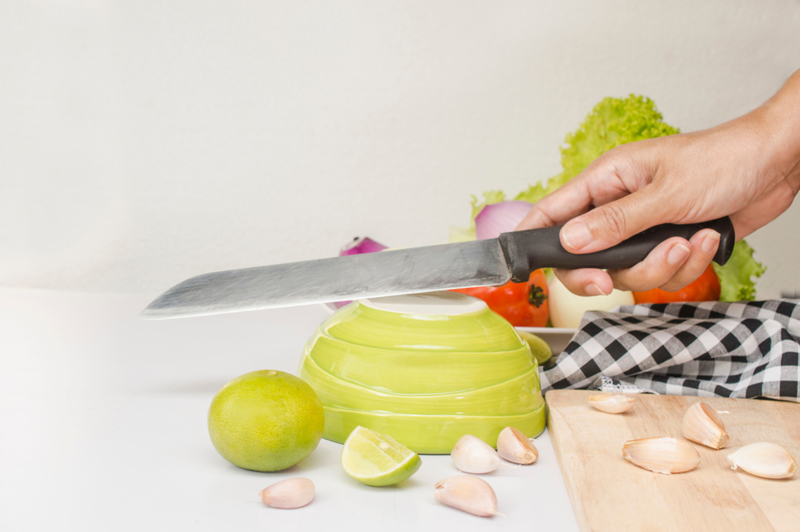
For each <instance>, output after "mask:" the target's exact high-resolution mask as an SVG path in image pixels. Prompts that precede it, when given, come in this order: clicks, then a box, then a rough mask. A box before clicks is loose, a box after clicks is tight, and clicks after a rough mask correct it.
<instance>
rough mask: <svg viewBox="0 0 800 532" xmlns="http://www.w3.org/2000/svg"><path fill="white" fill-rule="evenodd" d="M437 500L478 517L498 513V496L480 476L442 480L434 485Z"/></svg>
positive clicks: (434, 494)
mask: <svg viewBox="0 0 800 532" xmlns="http://www.w3.org/2000/svg"><path fill="white" fill-rule="evenodd" d="M433 496H434V497H436V500H437V501H439V502H441V503H443V504H446V505H448V506H452V507H453V508H456V509H458V510H461V511H463V512H467V513H470V514H472V515H477V516H478V517H491V516H493V515H494V514H496V513H497V496H496V495H495V493H494V490H493V489H492V487H491V486H490V485H489V483H488V482H486V481H485V480H483V479H481V478H478V477H469V476H466V475H465V476H459V477H450V478H447V479H445V480H440V481H439V482H437V483H436V486H434V491H433Z"/></svg>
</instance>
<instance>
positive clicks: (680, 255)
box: [667, 244, 691, 266]
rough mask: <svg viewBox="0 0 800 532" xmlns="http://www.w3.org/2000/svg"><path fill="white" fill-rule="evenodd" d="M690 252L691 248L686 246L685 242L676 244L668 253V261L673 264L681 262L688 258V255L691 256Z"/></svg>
mask: <svg viewBox="0 0 800 532" xmlns="http://www.w3.org/2000/svg"><path fill="white" fill-rule="evenodd" d="M689 253H691V250H690V249H689V248H687V247H686V246H684V245H683V244H675V245H674V246H672V249H671V250H669V253H668V254H667V262H668V263H669V264H670V265H671V266H675V265H677V264H680V263H681V262H683V261H685V260H686V257H688V256H689Z"/></svg>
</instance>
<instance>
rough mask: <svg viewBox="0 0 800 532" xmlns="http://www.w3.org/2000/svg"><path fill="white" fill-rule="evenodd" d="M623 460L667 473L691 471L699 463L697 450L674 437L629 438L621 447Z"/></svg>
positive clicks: (656, 471) (657, 471)
mask: <svg viewBox="0 0 800 532" xmlns="http://www.w3.org/2000/svg"><path fill="white" fill-rule="evenodd" d="M622 456H623V457H624V458H625V460H627V461H629V462H631V463H632V464H635V465H637V466H639V467H641V468H644V469H647V470H650V471H653V472H655V473H662V474H664V475H669V474H670V473H685V472H686V471H691V470H692V469H694V468H695V467H697V464H699V463H700V455H699V454H698V452H697V450H696V449H695V448H694V447H692V446H691V445H689V444H688V443H686V442H684V441H679V440H676V439H675V438H644V439H641V440H630V441H627V442H625V445H624V446H623V447H622Z"/></svg>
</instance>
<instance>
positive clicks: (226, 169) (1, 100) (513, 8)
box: [0, 0, 800, 297]
mask: <svg viewBox="0 0 800 532" xmlns="http://www.w3.org/2000/svg"><path fill="white" fill-rule="evenodd" d="M797 68H800V1H798V0H769V1H767V0H760V1H758V2H753V1H746V0H738V1H732V0H714V1H702V2H697V1H672V2H661V1H655V0H648V1H613V2H612V1H609V2H600V1H594V0H581V1H577V0H576V1H558V2H544V1H525V2H522V1H505V2H502V1H501V2H495V1H492V2H490V1H484V2H476V1H457V0H452V1H433V0H427V1H399V0H396V1H382V2H376V1H372V0H363V1H359V0H340V1H337V2H330V1H306V2H303V1H299V0H293V1H268V0H261V1H241V2H224V1H220V2H210V1H200V0H193V1H163V0H159V1H156V0H148V1H118V2H112V1H102V0H82V1H81V0H73V1H66V0H62V1H50V2H36V1H30V0H3V2H2V3H0V285H13V286H29V287H46V288H60V289H69V290H91V291H115V292H142V293H150V294H153V295H156V294H157V293H160V292H161V291H162V290H164V289H166V288H168V287H169V286H171V285H172V284H174V283H176V282H178V281H181V280H183V279H184V278H186V277H189V276H191V275H194V274H198V273H203V272H206V271H212V270H219V269H228V268H238V267H246V266H255V265H261V264H268V263H277V262H287V261H296V260H305V259H312V258H319V257H324V256H330V255H335V254H336V253H337V252H338V249H339V247H340V246H341V245H342V244H344V243H345V242H347V241H348V240H349V239H351V238H352V237H354V236H356V235H369V236H371V237H373V238H375V239H377V240H379V241H381V242H383V243H386V244H388V245H391V246H396V247H402V246H417V245H426V244H434V243H439V242H443V241H445V240H446V239H447V235H448V228H449V226H451V225H462V226H463V225H466V224H467V223H468V219H469V213H470V206H469V200H470V195H472V194H480V193H481V192H483V191H485V190H490V189H502V190H505V191H506V192H507V193H509V194H511V195H513V194H516V193H517V192H518V191H520V190H522V189H524V188H525V187H526V186H527V185H528V184H530V183H533V182H535V181H538V180H540V179H546V178H548V177H550V176H551V175H553V174H556V173H557V172H558V171H559V156H560V155H559V151H558V148H559V146H560V144H561V143H562V142H563V139H564V137H565V135H566V134H567V133H568V132H569V131H572V130H574V129H575V128H576V127H577V126H578V124H579V123H580V122H581V121H582V120H583V118H584V116H585V115H586V114H587V113H588V112H589V111H590V110H591V108H592V107H593V106H594V104H596V103H597V102H598V101H600V100H601V99H602V98H603V97H605V96H624V95H627V94H628V93H637V94H644V95H647V96H650V97H651V98H653V99H654V100H655V102H656V103H657V105H658V107H659V109H660V110H661V111H662V112H663V114H664V116H665V119H666V121H667V122H668V123H670V124H672V125H675V126H678V127H680V128H681V129H682V130H683V131H692V130H697V129H702V128H706V127H709V126H712V125H715V124H718V123H720V122H722V121H725V120H728V119H731V118H734V117H736V116H738V115H740V114H743V113H745V112H747V111H749V110H751V109H753V108H754V107H756V106H758V105H759V104H760V103H761V102H763V101H764V100H765V99H767V98H768V97H769V96H770V95H772V94H773V93H774V92H775V91H776V90H777V88H778V87H779V86H780V85H781V84H782V82H783V81H784V80H785V79H786V78H787V77H788V76H789V75H790V74H791V73H792V72H793V71H794V70H796V69H797ZM799 210H800V207H798V206H797V205H795V206H794V207H792V208H791V209H790V210H789V212H787V213H786V214H785V215H784V216H783V217H781V218H780V219H779V220H778V221H777V222H776V223H774V224H773V225H771V226H769V227H768V228H765V229H762V230H761V231H760V232H758V233H756V234H755V235H753V236H752V237H751V238H750V239H749V241H750V242H751V244H752V245H753V246H754V247H755V248H756V250H757V258H759V259H760V260H762V261H763V262H765V263H766V264H767V266H768V267H769V272H768V273H767V274H766V275H765V277H764V278H763V280H762V282H760V284H759V295H760V296H761V297H772V296H775V295H777V294H778V293H779V291H780V290H781V289H800V280H798V277H797V275H796V273H795V272H796V265H797V264H798V263H800V237H798V231H797V227H798V225H800V224H799V223H798V222H800V213H799V212H798V211H799Z"/></svg>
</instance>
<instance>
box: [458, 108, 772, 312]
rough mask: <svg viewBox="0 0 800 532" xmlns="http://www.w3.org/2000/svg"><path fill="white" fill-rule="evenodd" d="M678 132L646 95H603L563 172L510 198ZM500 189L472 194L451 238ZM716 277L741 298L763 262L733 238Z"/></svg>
mask: <svg viewBox="0 0 800 532" xmlns="http://www.w3.org/2000/svg"><path fill="white" fill-rule="evenodd" d="M676 133H680V130H679V129H678V128H675V127H673V126H670V125H669V124H667V123H665V122H664V121H663V116H662V115H661V113H659V112H658V109H657V108H656V106H655V103H653V101H652V100H651V99H650V98H646V97H643V96H637V95H633V94H631V95H630V96H628V97H627V98H605V99H603V101H601V102H600V103H598V104H597V105H596V106H595V107H594V109H593V110H592V112H591V113H589V115H588V116H587V117H586V119H585V120H584V121H583V123H582V124H581V125H580V127H579V128H578V129H577V130H576V131H575V132H573V133H570V134H568V135H567V138H566V141H565V146H563V147H562V148H561V167H562V172H561V173H560V174H558V175H556V176H553V177H551V178H550V179H549V180H547V182H545V183H536V184H535V185H531V186H529V187H528V188H527V189H526V190H524V191H522V192H520V193H519V194H517V196H516V197H514V199H515V200H522V201H528V202H530V203H536V202H537V201H539V200H540V199H542V198H543V197H545V196H546V195H548V194H550V193H551V192H553V191H554V190H556V189H557V188H558V187H560V186H561V185H563V184H564V183H566V182H567V181H569V180H570V179H572V178H573V177H575V176H576V175H578V174H580V173H581V172H582V171H583V170H584V169H585V168H586V167H587V166H589V164H591V162H592V161H594V160H595V159H597V158H598V157H600V156H601V155H602V154H604V153H605V152H607V151H608V150H610V149H612V148H615V147H617V146H620V145H622V144H627V143H629V142H636V141H638V140H644V139H652V138H656V137H664V136H667V135H674V134H676ZM505 199H506V196H505V194H504V193H503V192H501V191H496V190H495V191H490V192H485V193H484V194H483V201H479V200H478V198H477V197H475V196H473V197H472V219H471V222H470V227H469V228H466V229H462V228H451V229H450V240H451V241H452V242H458V241H464V240H474V239H475V217H476V216H477V215H478V213H480V211H481V209H483V207H485V206H486V205H491V204H493V203H499V202H501V201H504V200H505ZM714 268H715V270H716V272H717V275H718V276H719V278H720V285H721V290H722V294H721V297H720V299H721V300H722V301H743V300H752V299H754V298H755V282H754V281H753V278H754V277H756V278H757V277H759V276H760V275H761V274H762V273H764V270H765V268H764V266H763V265H762V264H760V263H758V262H756V261H755V260H754V259H753V249H752V248H751V247H750V246H749V245H747V243H746V242H744V241H743V240H742V241H740V242H737V244H736V246H735V247H734V251H733V256H732V257H731V259H730V261H729V262H728V264H726V265H725V266H718V265H717V264H715V265H714Z"/></svg>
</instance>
